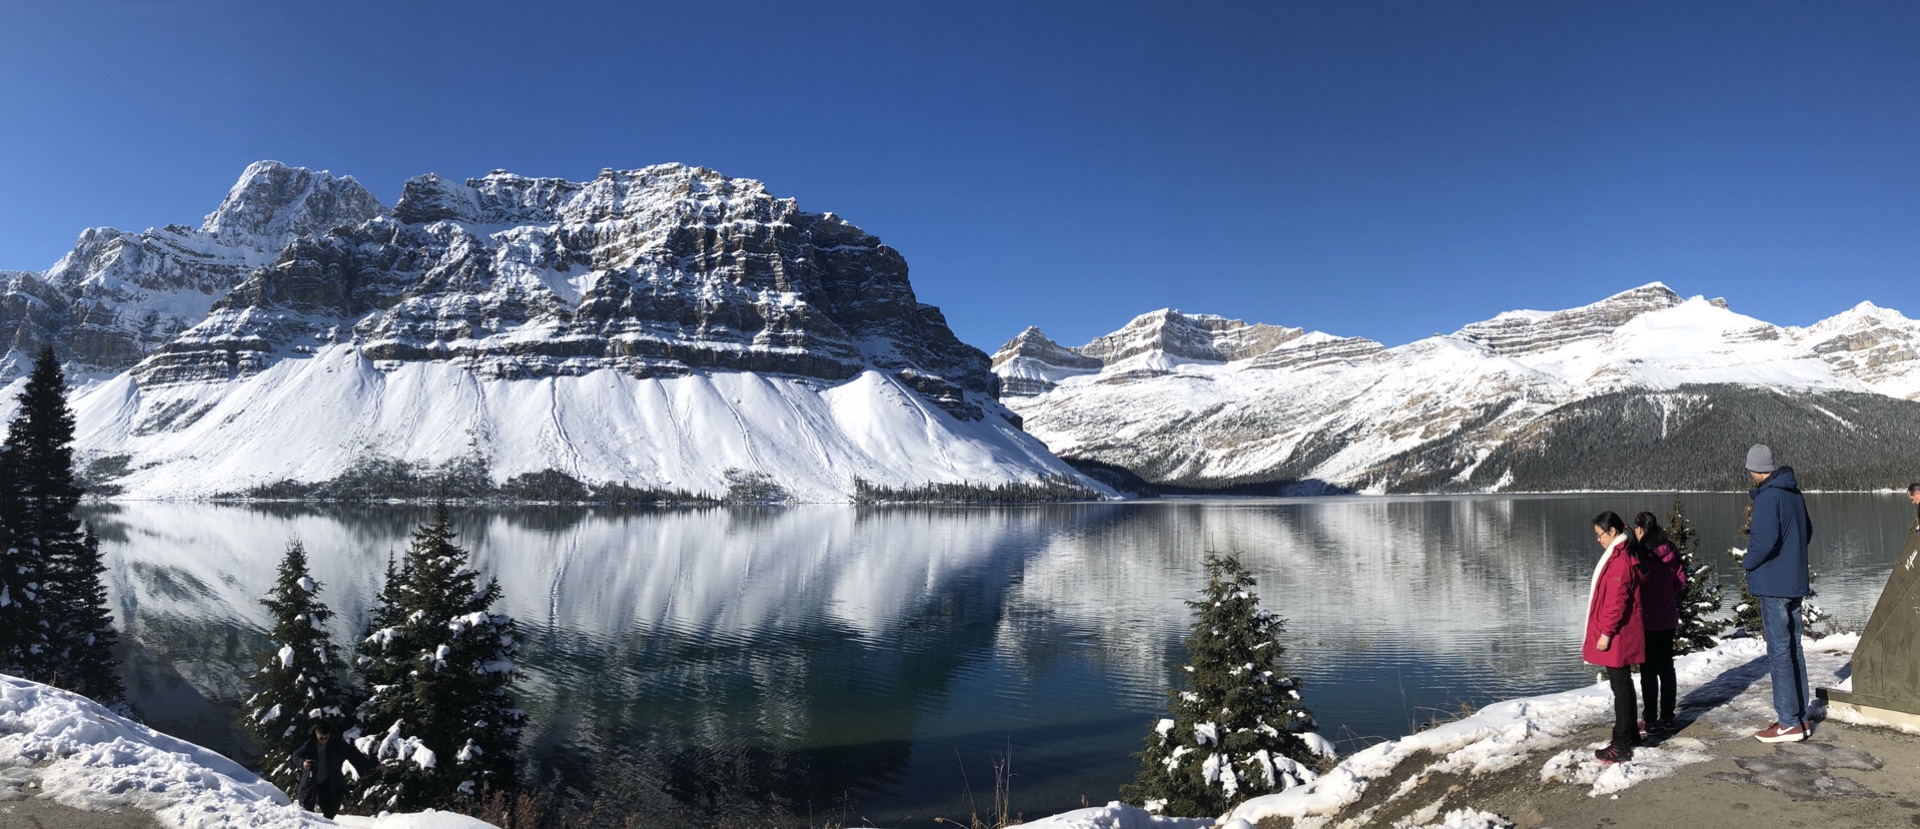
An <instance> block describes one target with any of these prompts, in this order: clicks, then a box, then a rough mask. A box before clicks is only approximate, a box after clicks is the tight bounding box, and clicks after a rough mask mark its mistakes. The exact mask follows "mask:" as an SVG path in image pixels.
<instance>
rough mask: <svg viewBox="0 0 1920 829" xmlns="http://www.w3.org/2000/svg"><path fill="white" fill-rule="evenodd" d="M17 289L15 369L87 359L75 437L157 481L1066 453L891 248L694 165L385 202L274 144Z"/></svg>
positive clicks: (721, 467)
mask: <svg viewBox="0 0 1920 829" xmlns="http://www.w3.org/2000/svg"><path fill="white" fill-rule="evenodd" d="M0 290H4V294H0V333H4V334H7V335H8V336H7V337H6V339H4V340H0V342H5V343H7V349H8V350H7V351H6V352H4V353H0V372H5V373H4V374H0V382H5V381H7V380H11V379H12V378H13V377H14V376H17V375H18V373H19V372H20V371H21V370H23V369H24V367H25V366H26V365H27V364H28V363H29V362H30V361H31V359H32V355H34V354H35V353H37V351H38V348H39V346H40V345H41V344H43V343H51V344H53V346H54V348H55V350H56V353H59V354H60V355H61V356H62V357H63V358H65V360H66V364H67V367H68V371H69V372H70V374H76V375H77V374H92V375H95V376H94V377H91V378H89V379H90V380H93V381H97V382H93V383H92V384H91V385H90V386H88V389H89V390H90V395H89V396H86V397H84V398H82V399H80V400H78V401H77V403H76V408H77V410H79V412H80V414H79V420H80V422H81V426H80V437H79V440H80V445H81V447H82V452H83V454H84V455H86V456H89V457H100V456H114V457H121V456H124V457H128V458H132V459H134V460H133V462H132V465H131V466H130V467H128V468H129V469H134V470H138V471H137V472H135V473H131V474H129V476H128V477H126V478H123V479H119V480H118V481H117V482H116V483H115V486H123V487H125V488H126V491H128V492H130V493H136V494H140V495H144V496H159V497H167V496H175V495H205V494H210V493H212V492H216V491H239V489H244V488H247V487H253V486H266V485H278V484H280V483H282V482H286V481H291V482H293V483H292V484H291V485H295V486H305V485H309V484H314V485H318V484H321V483H324V482H326V481H330V480H335V479H337V478H339V477H341V476H343V475H346V474H347V472H348V470H350V469H353V468H357V467H356V464H363V463H371V462H375V461H376V460H378V461H380V462H385V460H384V459H397V460H399V461H403V462H405V463H406V464H420V465H421V466H420V468H422V469H427V468H437V467H436V466H435V465H438V464H445V463H450V462H453V461H454V460H455V459H456V458H465V459H467V460H466V461H462V462H463V463H465V462H472V463H480V464H485V465H489V470H490V472H492V473H493V474H494V477H493V478H492V479H491V480H493V481H494V482H499V481H504V480H506V479H508V478H509V477H511V476H514V475H520V474H535V473H539V474H548V473H551V474H553V475H561V476H566V477H571V478H572V479H574V480H577V481H580V482H584V483H590V484H593V485H596V486H599V485H621V486H634V487H656V488H661V489H679V490H684V491H688V492H696V493H706V494H712V495H723V494H726V493H728V492H731V491H732V490H733V489H734V488H735V487H736V486H744V484H742V482H743V481H745V482H749V483H753V487H752V489H753V490H754V491H756V492H760V491H764V490H766V489H767V488H768V487H762V486H760V483H759V482H766V483H767V484H768V485H769V487H771V488H772V489H773V490H774V491H779V490H784V491H786V492H787V493H789V494H792V495H794V496H796V497H801V498H808V499H827V500H833V499H838V498H843V497H845V496H847V495H849V494H851V493H853V492H856V491H859V490H860V488H861V486H862V484H863V483H864V484H873V485H877V486H886V487H913V486H919V485H922V484H926V483H930V482H940V483H963V482H964V483H975V484H989V485H992V484H1002V483H1013V482H1018V481H1033V480H1034V479H1036V478H1039V477H1041V476H1052V477H1069V478H1070V477H1073V476H1074V474H1075V473H1074V472H1073V471H1072V470H1071V469H1070V468H1068V467H1066V466H1065V465H1063V464H1061V463H1060V461H1059V460H1058V459H1057V458H1054V457H1053V456H1052V455H1050V454H1049V453H1048V452H1047V451H1046V449H1045V447H1043V446H1041V445H1040V444H1039V443H1038V442H1037V441H1036V440H1034V439H1033V438H1032V437H1031V436H1028V435H1026V434H1024V433H1022V432H1021V431H1020V430H1019V425H1018V424H1019V418H1018V417H1017V416H1015V415H1014V414H1013V413H1012V412H1011V411H1009V410H1008V409H1006V408H1005V407H1004V406H1003V405H1001V404H1000V402H999V401H998V399H997V395H998V393H999V389H1000V385H1001V384H1000V379H999V378H998V377H996V376H995V375H994V374H993V371H992V367H991V364H990V362H989V360H988V358H987V355H985V354H983V353H981V352H980V351H979V350H978V349H975V348H972V347H970V346H968V345H966V344H965V343H962V342H960V341H959V339H958V338H956V337H955V336H954V335H953V331H952V330H951V328H950V327H949V326H948V324H947V322H946V319H945V318H944V317H943V316H942V315H941V313H940V310H939V309H938V308H936V307H934V306H931V305H927V304H925V303H922V302H920V301H919V300H918V298H917V297H916V296H915V294H914V291H913V286H912V284H911V283H910V281H909V280H908V273H907V263H906V260H905V259H904V258H903V257H902V256H901V255H900V254H899V252H897V251H895V250H893V249H892V248H890V247H888V246H886V245H885V244H883V243H881V241H880V240H879V239H877V238H875V237H873V236H872V235H870V234H868V233H866V232H865V231H862V230H861V229H860V228H858V227H855V226H854V225H852V224H849V223H848V222H846V221H844V220H842V219H840V218H838V217H835V216H831V215H827V214H819V213H806V212H802V211H800V210H799V209H798V207H797V206H796V204H795V202H794V200H792V199H781V198H775V197H774V196H772V195H770V194H768V193H767V191H766V188H765V186H764V185H762V184H761V183H760V182H758V181H754V180H751V179H736V178H729V177H727V176H724V175H722V174H720V173H718V172H716V171H713V170H709V169H706V168H703V167H688V166H685V165H681V164H664V165H658V166H653V167H644V168H641V169H637V170H612V169H609V170H605V171H602V172H601V173H600V175H598V176H597V177H595V178H593V179H591V180H588V181H583V182H574V181H566V180H564V179H557V178H535V177H528V176H521V175H516V174H513V173H510V172H507V171H504V170H495V171H493V172H490V173H488V174H487V175H485V176H481V177H479V178H475V179H470V180H467V181H464V182H453V181H450V180H448V179H445V178H443V177H441V176H438V175H432V174H429V175H423V176H418V177H416V178H413V179H411V180H409V181H407V182H406V184H405V186H404V188H403V194H402V196H401V199H400V203H399V204H398V205H397V206H396V208H395V209H394V210H393V211H387V210H386V209H385V208H383V207H382V206H381V205H380V204H379V202H377V201H375V200H373V198H372V197H371V196H370V195H367V193H366V191H365V190H364V189H363V188H361V187H360V185H359V184H358V183H356V182H354V181H353V180H352V179H350V178H336V177H334V176H332V175H331V174H329V173H326V172H324V171H323V172H314V171H310V170H304V169H301V168H296V167H288V166H286V165H284V164H279V163H277V162H261V163H259V164H255V165H252V166H250V167H249V168H248V169H247V171H246V174H245V175H243V176H242V177H241V180H240V182H239V183H238V184H236V185H235V186H234V187H233V189H232V191H231V192H230V193H229V194H228V197H227V199H226V200H225V201H224V202H223V203H222V204H221V206H220V208H219V209H218V210H216V211H215V212H214V214H213V215H211V216H208V217H207V219H206V222H205V223H204V224H203V226H202V228H201V229H199V230H195V229H193V228H187V227H182V226H168V227H166V228H163V229H160V230H152V231H147V232H145V233H141V234H127V233H122V232H120V231H116V230H111V229H101V230H96V231H91V232H89V233H87V234H85V235H83V236H82V239H81V242H80V244H78V245H77V246H76V247H75V250H74V252H73V253H72V254H69V255H68V256H67V257H66V258H64V259H63V260H62V262H61V265H60V266H58V267H56V268H55V269H54V270H53V271H50V272H49V273H48V274H47V275H45V276H44V277H36V276H35V275H32V274H23V275H16V276H9V277H5V278H4V280H3V281H0ZM99 375H107V376H104V377H102V376H99ZM11 402H12V401H11V400H3V399H0V416H3V415H4V414H5V409H6V406H7V404H9V403H11ZM215 410H218V412H219V413H218V414H217V415H216V414H213V412H214V411H215ZM295 412H297V413H298V414H292V413H295ZM236 445H244V446H248V447H250V450H249V451H248V452H246V453H241V454H235V453H232V452H228V451H223V450H222V449H219V448H216V447H231V446H236ZM276 491H277V490H276ZM756 497H758V496H756Z"/></svg>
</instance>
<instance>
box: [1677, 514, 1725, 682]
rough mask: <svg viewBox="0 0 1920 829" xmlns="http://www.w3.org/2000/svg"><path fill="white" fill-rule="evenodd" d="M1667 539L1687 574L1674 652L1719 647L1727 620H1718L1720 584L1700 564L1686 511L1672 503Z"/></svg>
mask: <svg viewBox="0 0 1920 829" xmlns="http://www.w3.org/2000/svg"><path fill="white" fill-rule="evenodd" d="M1667 537H1668V538H1669V539H1671V540H1672V541H1673V547H1674V550H1675V551H1676V554H1677V555H1679V556H1680V566H1682V567H1685V568H1686V570H1687V587H1686V589H1685V590H1683V591H1681V593H1680V627H1679V628H1678V629H1677V630H1676V631H1674V636H1673V652H1674V655H1676V656H1678V655H1681V654H1689V653H1697V652H1699V651H1704V650H1707V649H1708V648H1711V647H1713V646H1715V645H1718V644H1720V635H1721V634H1722V633H1724V632H1726V629H1727V620H1725V619H1722V618H1720V615H1719V614H1720V584H1719V582H1717V581H1715V580H1714V578H1713V565H1712V564H1702V563H1700V531H1699V529H1697V528H1695V527H1694V526H1693V522H1692V521H1690V520H1688V519H1687V511H1686V507H1685V506H1684V505H1683V504H1681V503H1680V499H1678V498H1675V499H1673V511H1672V512H1669V513H1667Z"/></svg>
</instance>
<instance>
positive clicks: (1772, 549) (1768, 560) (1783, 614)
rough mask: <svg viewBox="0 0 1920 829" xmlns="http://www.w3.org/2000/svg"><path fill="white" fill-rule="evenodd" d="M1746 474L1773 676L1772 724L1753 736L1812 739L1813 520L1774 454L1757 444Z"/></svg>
mask: <svg viewBox="0 0 1920 829" xmlns="http://www.w3.org/2000/svg"><path fill="white" fill-rule="evenodd" d="M1747 474H1749V475H1751V476H1752V477H1753V489H1752V490H1749V491H1748V493H1747V495H1748V496H1749V497H1751V498H1752V499H1753V526H1752V527H1751V528H1749V533H1750V534H1749V536H1748V544H1747V554H1746V555H1745V556H1744V557H1742V558H1741V559H1740V566H1741V567H1742V568H1743V569H1745V570H1746V571H1747V592H1748V593H1752V594H1753V595H1754V597H1755V598H1758V599H1759V600H1760V632H1761V634H1762V635H1764V636H1765V637H1766V640H1767V668H1768V670H1769V671H1770V672H1771V673H1772V674H1773V724H1771V725H1769V726H1767V727H1766V728H1762V729H1760V730H1759V731H1757V732H1754V735H1753V737H1754V739H1756V740H1759V741H1760V742H1763V743H1787V742H1795V741H1799V740H1804V739H1806V738H1807V656H1806V654H1805V653H1803V652H1801V650H1800V632H1801V631H1800V625H1801V623H1802V620H1801V616H1800V602H1801V600H1803V599H1805V598H1806V597H1807V591H1808V588H1810V587H1811V586H1812V579H1811V578H1809V577H1808V573H1807V544H1808V543H1809V542H1811V541H1813V519H1812V518H1810V517H1808V516H1807V499H1806V498H1804V497H1802V496H1801V495H1800V480H1799V479H1798V478H1796V477H1794V475H1793V467H1791V466H1780V465H1779V464H1776V463H1774V460H1773V450H1772V449H1770V448H1768V447H1767V446H1766V445H1764V444H1757V443H1756V444H1754V445H1753V448H1751V449H1748V450H1747Z"/></svg>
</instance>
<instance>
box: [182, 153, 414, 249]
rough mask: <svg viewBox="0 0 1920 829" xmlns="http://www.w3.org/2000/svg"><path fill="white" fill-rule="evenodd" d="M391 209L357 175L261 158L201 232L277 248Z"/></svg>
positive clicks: (219, 238) (227, 240) (221, 239)
mask: <svg viewBox="0 0 1920 829" xmlns="http://www.w3.org/2000/svg"><path fill="white" fill-rule="evenodd" d="M385 212H387V208H386V205H383V204H381V203H380V200H379V199H376V198H374V197H373V194H372V193H369V192H367V188H365V187H362V186H360V182H358V181H354V180H353V177H351V176H345V177H339V178H336V177H334V176H333V174H331V173H329V172H327V171H326V170H319V171H314V170H309V169H307V168H305V167H289V166H287V165H285V164H282V163H280V162H278V161H256V162H254V163H252V164H250V165H247V169H246V170H245V171H244V172H242V173H241V174H240V180H239V181H237V182H235V183H234V185H233V188H232V189H231V190H228V191H227V197H226V198H225V199H224V200H222V201H221V202H220V206H219V207H217V208H214V211H213V212H212V213H209V214H207V217H206V219H205V220H204V221H202V222H201V223H200V231H201V232H202V233H205V234H207V235H208V236H211V237H212V238H213V239H214V240H215V241H217V242H219V243H222V244H227V245H236V246H245V247H256V248H257V247H270V248H273V249H275V250H277V249H279V248H280V247H281V246H282V245H285V244H286V243H287V242H288V241H289V240H290V239H291V237H293V236H300V235H306V234H311V233H318V232H321V231H325V230H327V229H328V228H332V227H337V226H340V225H356V224H359V223H361V222H364V221H366V220H368V219H371V218H373V217H375V216H378V215H381V214H383V213H385ZM249 243H253V244H249Z"/></svg>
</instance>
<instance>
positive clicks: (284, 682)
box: [246, 541, 346, 792]
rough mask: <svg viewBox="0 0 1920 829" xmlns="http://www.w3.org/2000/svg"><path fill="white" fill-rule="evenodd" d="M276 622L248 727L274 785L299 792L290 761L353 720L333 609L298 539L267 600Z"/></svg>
mask: <svg viewBox="0 0 1920 829" xmlns="http://www.w3.org/2000/svg"><path fill="white" fill-rule="evenodd" d="M260 603H261V604H263V605H266V608H267V613H268V615H269V616H270V617H271V618H272V619H273V629H272V630H271V631H270V632H269V642H268V646H267V650H266V651H264V652H262V653H261V654H260V658H259V659H258V660H257V662H258V663H259V665H260V669H259V670H258V671H255V672H254V674H253V682H254V685H255V687H257V688H258V689H259V690H258V692H256V693H255V694H254V695H253V696H251V697H248V698H247V706H246V726H247V730H248V731H249V732H251V733H252V734H253V739H254V741H255V742H257V743H259V744H260V748H261V749H262V751H263V752H264V753H263V754H262V755H261V766H262V768H263V769H264V770H265V772H266V776H267V778H268V779H269V780H272V781H273V782H274V784H276V785H278V786H279V787H280V788H281V789H282V790H284V791H289V792H290V791H293V790H294V787H295V785H296V784H297V783H298V781H299V774H298V772H297V771H296V770H295V769H294V768H292V767H291V766H288V765H287V755H289V754H292V753H293V751H294V749H297V748H299V747H300V745H301V743H303V742H305V741H306V740H307V737H308V735H309V734H311V733H312V731H313V727H314V726H316V725H319V724H321V723H323V722H324V723H328V724H329V725H332V724H335V723H338V722H339V721H340V720H341V719H342V718H343V717H344V716H345V715H346V708H345V704H346V697H345V694H344V692H343V691H342V690H341V687H340V678H339V673H340V670H341V668H343V667H345V663H343V662H341V661H340V648H339V646H338V645H335V644H334V643H333V637H332V635H331V634H329V633H328V632H327V623H328V622H329V621H330V620H331V619H332V618H333V611H332V610H330V609H328V608H327V606H326V604H325V603H323V602H321V601H320V583H319V582H316V581H314V580H313V575H312V574H311V573H310V572H309V571H308V569H307V550H306V548H305V547H303V546H301V544H300V542H298V541H295V542H293V543H291V544H288V545H287V552H286V555H285V556H283V557H282V558H281V559H280V577H279V579H278V580H276V581H275V582H274V585H273V590H272V591H271V592H269V593H268V594H267V597H266V598H265V599H262V600H261V601H260Z"/></svg>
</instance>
